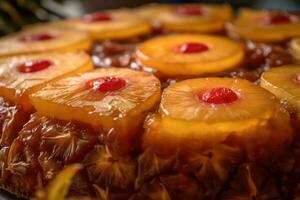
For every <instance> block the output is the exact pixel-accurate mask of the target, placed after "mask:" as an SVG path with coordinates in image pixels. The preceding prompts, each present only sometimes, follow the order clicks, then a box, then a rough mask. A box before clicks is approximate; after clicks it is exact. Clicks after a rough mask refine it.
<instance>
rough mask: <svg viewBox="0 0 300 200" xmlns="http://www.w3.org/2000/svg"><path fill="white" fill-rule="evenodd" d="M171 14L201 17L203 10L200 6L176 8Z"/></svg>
mask: <svg viewBox="0 0 300 200" xmlns="http://www.w3.org/2000/svg"><path fill="white" fill-rule="evenodd" d="M173 12H174V13H175V14H178V15H186V16H201V15H203V13H204V12H203V8H202V7H200V6H177V7H175V8H174V10H173Z"/></svg>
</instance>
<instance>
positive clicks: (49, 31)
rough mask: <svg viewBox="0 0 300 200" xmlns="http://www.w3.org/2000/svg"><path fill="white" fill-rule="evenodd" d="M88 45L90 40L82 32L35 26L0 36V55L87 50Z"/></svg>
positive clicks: (89, 45)
mask: <svg viewBox="0 0 300 200" xmlns="http://www.w3.org/2000/svg"><path fill="white" fill-rule="evenodd" d="M38 37H40V38H38ZM35 39H36V41H34V40H35ZM39 39H40V40H39ZM90 47H91V41H90V39H89V37H88V35H87V34H86V33H84V32H80V31H75V30H69V29H61V28H57V27H52V26H51V28H50V27H48V28H47V27H46V28H45V27H44V28H42V27H37V28H32V29H25V30H24V31H21V32H19V33H16V34H13V35H10V36H6V37H3V38H0V57H4V56H13V55H19V54H30V53H43V52H49V51H58V52H67V51H78V50H88V49H89V48H90Z"/></svg>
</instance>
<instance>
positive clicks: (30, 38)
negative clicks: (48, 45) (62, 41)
mask: <svg viewBox="0 0 300 200" xmlns="http://www.w3.org/2000/svg"><path fill="white" fill-rule="evenodd" d="M54 38H55V36H53V35H50V34H47V33H40V34H34V35H27V36H24V37H21V38H20V40H21V41H22V42H25V43H31V42H40V41H48V40H53V39H54Z"/></svg>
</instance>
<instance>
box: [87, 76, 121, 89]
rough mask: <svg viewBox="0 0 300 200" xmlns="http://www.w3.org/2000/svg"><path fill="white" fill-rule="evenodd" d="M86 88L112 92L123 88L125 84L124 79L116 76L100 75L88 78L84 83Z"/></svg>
mask: <svg viewBox="0 0 300 200" xmlns="http://www.w3.org/2000/svg"><path fill="white" fill-rule="evenodd" d="M85 86H86V88H87V89H92V90H94V91H100V92H103V93H105V92H114V91H117V90H120V89H123V88H124V87H125V86H126V81H125V80H124V79H122V78H118V77H110V76H108V77H100V78H95V79H92V80H89V81H88V82H86V84H85Z"/></svg>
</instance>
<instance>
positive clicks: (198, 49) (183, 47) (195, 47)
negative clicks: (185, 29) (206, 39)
mask: <svg viewBox="0 0 300 200" xmlns="http://www.w3.org/2000/svg"><path fill="white" fill-rule="evenodd" d="M174 50H175V52H176V53H187V54H188V53H202V52H205V51H208V50H209V48H208V46H207V45H206V44H203V43H198V42H187V43H183V44H180V45H177V46H176V47H175V49H174Z"/></svg>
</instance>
